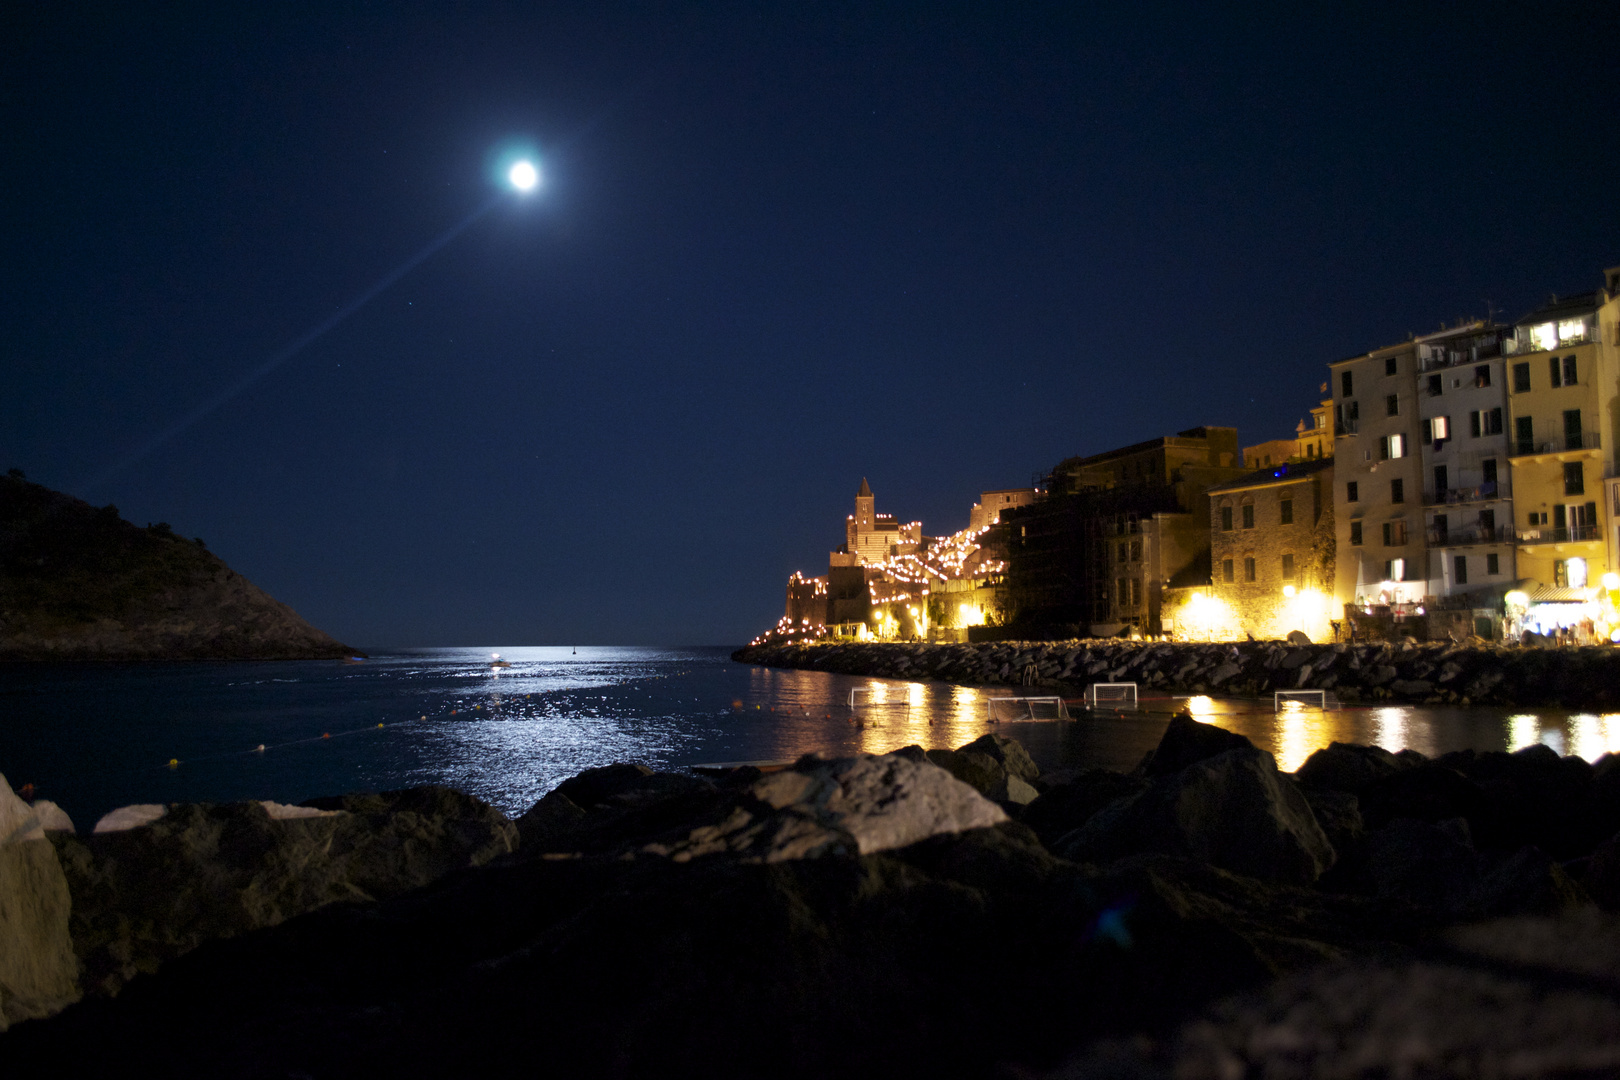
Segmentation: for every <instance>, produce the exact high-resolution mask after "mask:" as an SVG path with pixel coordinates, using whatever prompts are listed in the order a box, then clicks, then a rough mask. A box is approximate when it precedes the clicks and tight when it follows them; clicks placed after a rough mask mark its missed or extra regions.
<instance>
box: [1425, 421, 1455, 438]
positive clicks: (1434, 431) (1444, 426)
mask: <svg viewBox="0 0 1620 1080" xmlns="http://www.w3.org/2000/svg"><path fill="white" fill-rule="evenodd" d="M1449 438H1451V417H1449V416H1436V417H1435V418H1434V419H1432V420H1430V421H1429V438H1428V440H1427V441H1428V442H1441V441H1443V440H1445V439H1449Z"/></svg>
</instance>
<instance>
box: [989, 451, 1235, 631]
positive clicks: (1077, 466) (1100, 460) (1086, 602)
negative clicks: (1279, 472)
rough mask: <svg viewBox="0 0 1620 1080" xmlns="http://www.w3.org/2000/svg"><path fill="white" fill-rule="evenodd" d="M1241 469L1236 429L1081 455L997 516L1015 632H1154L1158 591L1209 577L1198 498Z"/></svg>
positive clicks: (1203, 499)
mask: <svg viewBox="0 0 1620 1080" xmlns="http://www.w3.org/2000/svg"><path fill="white" fill-rule="evenodd" d="M1243 472H1244V470H1243V467H1242V464H1241V462H1240V452H1239V449H1238V439H1237V429H1236V428H1224V427H1214V426H1205V427H1197V428H1191V429H1189V430H1187V431H1182V432H1179V433H1178V434H1176V435H1170V436H1163V437H1161V438H1157V439H1151V440H1148V441H1146V442H1141V443H1135V444H1133V445H1131V446H1125V447H1121V448H1119V449H1117V450H1109V451H1106V452H1104V453H1100V454H1092V455H1089V456H1086V457H1074V458H1068V459H1066V460H1064V461H1062V462H1060V463H1059V464H1058V465H1056V466H1055V467H1054V468H1053V469H1052V470H1051V471H1050V472H1049V473H1048V474H1047V476H1046V483H1045V485H1044V488H1045V490H1044V491H1043V492H1042V494H1041V496H1040V497H1039V498H1038V499H1036V500H1035V501H1033V502H1032V503H1030V504H1029V505H1028V506H1024V507H1021V508H1017V509H1014V510H1011V511H1008V512H1007V513H1005V514H1004V515H1003V522H1004V524H1005V528H1006V538H1007V550H1008V571H1007V586H1006V589H1005V594H1006V603H1007V606H1008V607H1009V609H1010V612H1009V614H1010V616H1011V621H1012V622H1013V623H1014V624H1015V626H1019V627H1024V628H1028V631H1027V632H1035V631H1038V630H1039V629H1041V628H1046V629H1047V630H1048V631H1055V630H1058V629H1060V628H1068V629H1070V630H1072V631H1073V632H1075V633H1077V634H1078V633H1090V634H1096V635H1111V634H1118V633H1122V632H1136V633H1141V634H1160V633H1162V632H1163V626H1162V621H1163V604H1164V593H1165V590H1166V589H1167V588H1174V587H1178V586H1184V585H1190V584H1198V583H1202V582H1205V581H1207V580H1208V577H1209V531H1208V527H1207V525H1206V522H1207V520H1208V512H1209V511H1208V507H1209V500H1208V496H1207V495H1206V492H1207V491H1208V490H1209V488H1210V487H1212V486H1214V485H1215V484H1219V483H1223V482H1225V481H1227V480H1231V479H1234V478H1236V477H1237V476H1240V475H1242V474H1243Z"/></svg>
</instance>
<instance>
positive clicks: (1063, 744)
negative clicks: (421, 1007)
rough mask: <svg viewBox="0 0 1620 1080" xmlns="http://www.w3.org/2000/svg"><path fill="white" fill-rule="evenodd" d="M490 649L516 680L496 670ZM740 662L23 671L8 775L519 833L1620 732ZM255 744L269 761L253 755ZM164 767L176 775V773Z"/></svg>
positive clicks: (1616, 723)
mask: <svg viewBox="0 0 1620 1080" xmlns="http://www.w3.org/2000/svg"><path fill="white" fill-rule="evenodd" d="M492 652H499V653H500V655H501V658H502V659H503V660H505V661H507V662H509V663H510V664H511V665H512V666H511V667H510V668H503V669H496V668H492V666H491V661H490V654H491V653H492ZM729 652H730V650H728V649H718V648H716V649H652V648H639V649H638V648H581V649H580V650H579V651H578V653H577V654H576V653H574V652H573V651H572V650H571V649H568V648H523V647H511V646H501V647H495V648H490V647H480V648H467V649H419V650H401V651H396V652H388V653H381V654H379V655H377V656H376V657H374V658H373V659H372V660H371V661H369V662H367V663H365V664H361V665H345V664H340V663H336V662H330V661H320V662H293V663H197V664H159V665H138V664H119V665H95V666H90V665H69V664H54V665H53V664H38V665H12V666H11V667H10V668H8V670H7V681H6V684H5V686H4V691H3V692H4V702H5V706H6V710H7V717H8V721H9V722H8V723H7V724H6V725H5V728H4V730H3V733H0V772H4V774H5V775H6V777H7V778H8V779H9V780H10V781H11V783H12V784H13V786H14V787H15V786H20V785H21V784H24V783H33V784H34V785H35V787H36V789H37V790H38V792H39V794H40V796H41V797H43V798H49V799H53V800H55V801H56V802H58V803H60V804H61V805H62V806H64V807H65V808H66V809H67V811H68V813H69V814H71V815H72V816H73V817H74V818H75V820H76V821H77V822H78V823H79V824H80V825H81V826H88V825H89V824H92V823H93V822H94V821H95V819H96V818H97V817H99V816H100V815H101V814H102V813H105V812H106V811H107V810H109V809H112V808H113V807H116V806H121V805H125V804H128V803H137V802H180V801H210V802H223V801H231V800H237V799H247V798H254V799H275V800H277V801H281V802H296V801H300V800H303V799H307V798H311V797H313V796H318V795H328V794H334V793H338V792H345V791H356V790H368V789H369V790H384V789H388V788H396V787H405V786H409V785H414V784H425V783H441V784H448V785H450V786H453V787H456V788H459V789H461V790H463V791H467V792H469V793H471V794H474V795H477V796H479V797H480V798H483V799H486V800H488V801H489V802H491V803H492V804H494V805H495V806H497V807H499V808H500V809H502V810H503V811H505V812H507V813H509V814H517V813H521V812H522V811H524V810H525V809H527V808H528V807H529V806H530V805H532V804H533V803H534V801H535V800H536V799H538V798H539V797H540V796H541V795H543V794H544V793H545V792H546V791H549V790H550V789H551V788H553V787H555V786H556V785H557V784H558V783H559V782H561V781H562V780H564V779H566V778H567V777H569V776H572V775H574V774H575V773H577V772H579V771H581V770H583V769H587V768H590V767H592V766H597V765H606V764H610V763H612V762H616V761H635V762H640V763H643V764H646V765H650V766H653V767H655V768H661V769H671V768H679V767H682V766H689V765H696V764H707V763H716V762H737V761H780V760H791V759H793V758H796V757H798V756H800V755H802V754H806V753H820V754H824V755H827V756H838V755H847V754H853V753H872V754H881V753H887V752H889V751H891V750H895V749H898V748H899V747H902V746H907V745H911V744H918V745H921V746H923V747H925V748H935V747H957V746H961V745H962V744H964V743H967V742H971V741H972V740H974V739H976V738H978V737H979V736H980V735H983V734H984V733H985V732H987V731H992V730H994V731H1000V732H1002V733H1003V734H1007V735H1011V736H1013V737H1014V738H1017V739H1018V740H1019V741H1020V742H1022V743H1024V745H1025V746H1026V747H1027V748H1028V749H1029V751H1030V753H1031V755H1032V756H1033V757H1034V758H1035V760H1036V761H1037V763H1039V764H1040V765H1041V767H1042V768H1043V769H1048V770H1050V769H1053V768H1108V769H1116V770H1128V769H1131V768H1134V767H1135V766H1136V764H1137V763H1138V762H1139V761H1140V760H1141V759H1142V757H1143V756H1144V755H1145V754H1147V753H1148V752H1149V751H1150V750H1151V749H1152V748H1153V746H1154V745H1155V744H1156V743H1157V742H1158V739H1159V736H1160V734H1161V733H1162V732H1163V729H1164V725H1165V723H1166V722H1167V721H1168V719H1169V717H1170V715H1171V714H1172V713H1173V712H1175V711H1176V710H1179V709H1187V710H1189V711H1191V712H1192V713H1193V715H1195V716H1197V717H1198V718H1199V719H1200V720H1204V721H1206V722H1208V723H1213V724H1218V725H1220V726H1222V727H1225V728H1229V729H1231V730H1233V731H1237V732H1239V733H1241V734H1243V735H1246V736H1247V737H1248V738H1249V739H1251V740H1252V741H1253V742H1254V743H1255V744H1256V745H1257V746H1259V747H1261V748H1262V749H1265V750H1269V751H1271V752H1272V753H1273V754H1275V755H1276V757H1277V760H1278V764H1279V765H1280V766H1281V767H1282V768H1284V769H1290V770H1291V769H1295V768H1298V767H1299V765H1300V764H1302V763H1303V762H1304V760H1305V759H1306V758H1307V757H1309V756H1310V754H1311V753H1312V752H1313V751H1315V750H1316V749H1318V748H1319V747H1322V746H1326V745H1327V744H1328V743H1330V742H1334V741H1339V742H1359V743H1375V744H1377V745H1379V746H1383V747H1385V748H1386V749H1389V750H1392V751H1393V750H1402V749H1413V750H1417V751H1420V752H1422V753H1424V754H1427V755H1431V756H1432V755H1435V754H1441V753H1446V752H1448V751H1451V750H1461V749H1467V748H1473V749H1476V750H1516V749H1520V748H1522V747H1525V746H1528V745H1531V744H1534V743H1544V744H1546V745H1548V746H1550V747H1552V748H1553V749H1554V750H1557V751H1558V752H1559V753H1565V754H1577V755H1579V756H1581V757H1583V758H1586V759H1587V760H1595V759H1597V758H1598V757H1601V756H1602V755H1603V754H1605V753H1614V752H1620V714H1605V715H1598V714H1593V713H1571V712H1568V711H1566V710H1552V709H1546V710H1507V709H1456V708H1445V709H1440V708H1421V707H1408V706H1379V707H1374V708H1345V709H1335V710H1329V711H1326V712H1324V711H1321V710H1319V709H1314V708H1309V707H1298V706H1290V707H1287V708H1285V709H1284V710H1282V711H1277V710H1275V709H1274V708H1273V707H1272V702H1271V701H1270V700H1265V701H1247V700H1234V699H1223V698H1211V697H1207V696H1198V697H1191V698H1169V697H1165V698H1144V699H1143V700H1142V701H1141V702H1140V708H1139V709H1138V710H1137V711H1130V710H1126V711H1122V712H1111V711H1102V712H1095V713H1090V714H1088V713H1085V712H1084V711H1082V710H1080V709H1079V708H1078V702H1076V703H1074V704H1071V706H1070V708H1071V710H1073V715H1074V716H1075V718H1076V719H1074V720H1073V721H1072V722H1062V721H1048V720H1036V721H1030V720H1025V721H1020V722H1010V721H1004V722H1001V723H999V724H995V725H992V724H991V723H990V722H989V714H988V707H987V701H988V700H989V699H992V698H998V697H1008V696H1016V695H1019V694H1021V693H1035V694H1043V693H1044V694H1050V693H1051V691H1043V690H1036V691H1021V690H1019V689H1017V688H1014V687H1005V686H998V687H968V686H956V685H952V684H948V683H933V682H928V683H924V682H910V681H905V680H898V679H872V678H860V677H854V676H846V675H835V674H829V673H825V672H813V671H794V670H779V669H768V668H760V667H749V666H746V665H742V664H735V663H732V662H731V660H730V659H729ZM852 692H853V700H854V702H855V705H854V707H852V706H851V704H850V703H851V699H852ZM857 718H858V719H859V723H858V724H857V723H856V722H855V721H856V720H857ZM379 724H381V725H383V726H382V727H379V726H378V725H379ZM323 734H327V735H331V736H332V737H331V738H322V735H323ZM260 743H263V744H265V745H266V747H267V750H266V752H264V753H262V754H255V753H252V752H251V751H252V748H253V747H255V746H256V745H258V744H260ZM170 758H175V759H178V760H179V762H180V764H179V766H178V767H176V768H174V769H170V768H167V767H165V765H166V763H167V762H168V760H169V759H170Z"/></svg>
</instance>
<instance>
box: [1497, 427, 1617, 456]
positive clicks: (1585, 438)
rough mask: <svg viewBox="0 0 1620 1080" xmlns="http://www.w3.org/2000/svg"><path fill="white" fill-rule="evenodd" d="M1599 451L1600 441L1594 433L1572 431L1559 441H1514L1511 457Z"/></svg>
mask: <svg viewBox="0 0 1620 1080" xmlns="http://www.w3.org/2000/svg"><path fill="white" fill-rule="evenodd" d="M1597 449H1600V440H1599V439H1598V433H1597V432H1595V431H1572V432H1570V433H1569V434H1567V435H1565V436H1564V437H1563V438H1560V439H1549V440H1546V441H1543V442H1526V441H1525V440H1523V439H1515V440H1514V442H1513V456H1514V457H1525V456H1527V455H1530V454H1562V453H1565V452H1567V451H1570V450H1597Z"/></svg>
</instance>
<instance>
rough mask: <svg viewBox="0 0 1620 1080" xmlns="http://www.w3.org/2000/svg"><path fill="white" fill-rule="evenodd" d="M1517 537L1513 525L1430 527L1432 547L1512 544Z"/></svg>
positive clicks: (1430, 544) (1430, 543)
mask: <svg viewBox="0 0 1620 1080" xmlns="http://www.w3.org/2000/svg"><path fill="white" fill-rule="evenodd" d="M1515 539H1516V536H1515V534H1514V531H1513V526H1511V525H1493V526H1491V527H1490V528H1486V527H1485V526H1483V525H1475V526H1473V527H1471V528H1463V529H1435V528H1431V529H1429V546H1430V547H1465V546H1467V545H1469V544H1511V543H1512V542H1513V541H1514V540H1515Z"/></svg>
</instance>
